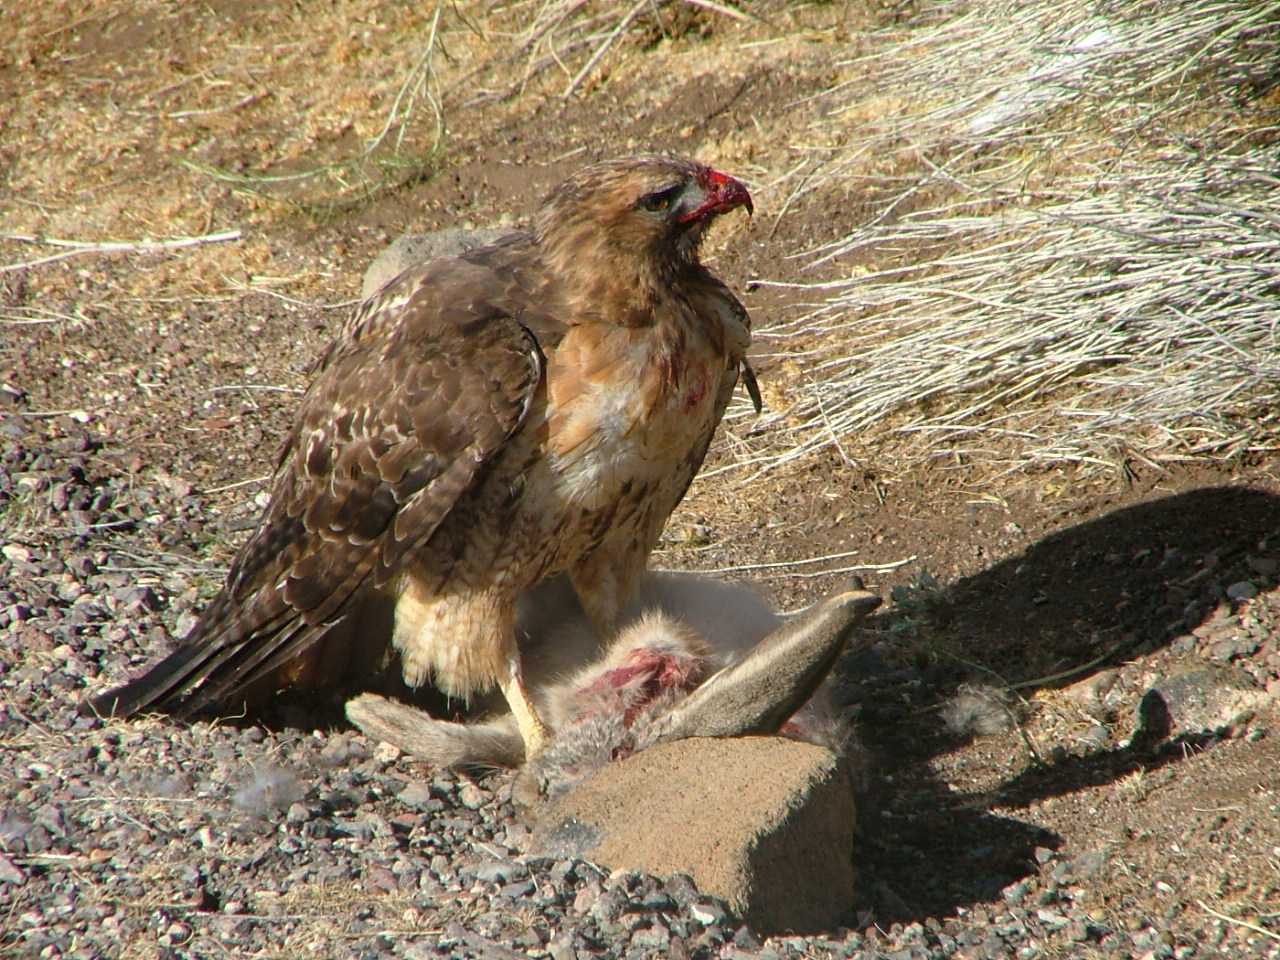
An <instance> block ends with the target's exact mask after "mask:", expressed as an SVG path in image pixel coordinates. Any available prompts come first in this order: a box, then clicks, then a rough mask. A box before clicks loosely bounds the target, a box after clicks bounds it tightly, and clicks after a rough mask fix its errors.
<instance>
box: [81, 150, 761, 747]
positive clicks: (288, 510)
mask: <svg viewBox="0 0 1280 960" xmlns="http://www.w3.org/2000/svg"><path fill="white" fill-rule="evenodd" d="M737 207H746V208H747V210H748V212H750V210H751V197H750V195H749V194H748V193H747V190H746V188H745V187H744V186H743V185H742V184H741V183H739V182H738V181H737V180H735V179H733V178H731V177H728V176H725V175H724V174H721V173H718V172H716V171H714V170H712V169H710V168H709V167H706V166H704V165H702V164H700V163H697V162H695V161H693V160H688V159H682V158H675V157H660V156H643V157H637V158H631V159H625V160H618V161H612V162H606V163H601V164H597V165H595V166H592V167H588V168H586V169H584V170H582V171H581V172H579V173H578V174H576V175H574V176H572V177H570V178H569V179H568V180H567V181H565V182H564V183H563V184H561V185H560V186H559V187H557V188H556V189H555V190H554V191H552V193H551V194H550V196H549V197H548V198H547V200H546V201H545V202H544V203H543V205H542V207H541V209H540V210H539V212H538V213H537V215H536V217H535V220H534V224H533V228H532V229H531V230H530V231H529V232H528V233H517V234H512V235H511V236H508V237H505V238H503V239H501V240H499V241H497V242H496V243H494V244H492V245H491V246H487V247H481V248H478V249H476V250H472V251H469V252H467V253H465V254H463V255H461V256H459V257H457V258H455V259H452V260H438V261H434V262H430V263H424V264H420V265H418V266H415V267H412V268H410V269H409V270H408V271H406V272H405V273H403V274H401V275H400V276H399V277H397V278H396V279H394V280H392V281H391V282H389V283H388V284H387V285H386V286H384V287H383V288H382V289H381V290H380V291H379V292H378V293H377V294H375V295H374V296H373V297H371V298H370V299H369V300H368V301H366V302H365V303H364V304H363V305H362V306H361V307H360V308H359V310H357V311H356V313H355V315H354V316H353V317H352V318H351V320H350V321H349V323H348V324H347V325H346V327H345V329H344V330H343V331H342V333H341V334H340V335H339V337H338V338H337V339H336V340H335V341H334V342H333V343H332V344H331V345H330V346H329V348H328V349H327V350H326V352H325V353H324V354H323V355H322V356H321V358H320V359H319V361H318V363H317V365H316V368H315V378H314V380H313V381H312V383H311V385H310V387H309V389H308V390H307V392H306V395H305V396H304V397H303V400H302V404H301V407H300V409H299V411H298V414H297V418H296V420H295V423H294V426H293V430H292V432H291V433H290V435H289V437H288V439H287V441H286V444H285V446H284V450H283V452H282V454H281V456H280V460H279V462H278V465H277V467H276V475H275V480H274V485H273V488H272V496H271V504H270V506H269V507H268V508H267V509H266V511H265V513H264V515H263V517H262V520H261V523H260V525H259V527H258V529H257V531H256V532H255V533H254V535H253V536H252V538H251V539H250V540H249V541H248V542H247V543H246V544H245V545H244V547H243V548H242V549H241V550H240V552H239V554H238V555H237V557H236V559H235V561H234V562H233V564H232V567H231V571H230V573H229V574H228V576H227V581H226V584H225V585H224V586H223V588H222V591H221V593H220V594H219V595H218V597H217V598H216V599H215V600H214V601H213V602H212V603H211V604H210V605H209V607H208V608H207V609H206V610H205V611H204V613H203V615H202V616H201V618H200V620H199V622H198V623H197V624H196V626H195V627H194V628H193V630H192V631H191V632H190V633H189V634H188V636H187V637H186V638H185V639H184V640H183V641H182V643H181V645H180V646H179V647H178V649H177V650H175V651H174V652H173V653H172V654H170V655H169V656H168V657H166V658H165V659H164V660H162V661H161V662H159V663H158V664H156V665H155V666H154V667H152V669H151V670H150V671H149V672H148V673H146V674H144V675H143V676H141V677H139V678H138V679H136V680H133V681H132V682H130V683H128V684H126V685H125V686H123V687H121V688H119V689H117V690H113V691H108V692H107V693H105V694H102V695H100V696H98V697H96V698H94V699H93V700H91V701H90V702H89V703H88V704H87V706H88V707H89V708H91V709H93V710H96V711H97V712H99V713H102V714H115V715H116V716H127V715H129V714H132V713H136V712H139V711H141V710H144V709H159V710H165V711H168V712H172V713H175V714H178V715H180V716H190V715H193V714H195V713H198V712H201V711H203V710H207V709H209V708H213V707H217V708H226V707H231V708H233V709H234V708H235V707H236V706H238V705H239V704H240V703H245V702H253V701H256V700H258V699H261V698H262V697H264V696H269V695H271V694H272V693H274V692H276V691H278V690H281V689H284V688H295V689H302V690H321V689H324V688H326V687H335V686H341V685H343V684H348V683H350V682H351V680H352V679H353V678H355V677H360V676H370V675H373V674H374V673H375V672H376V670H377V669H380V668H382V667H385V666H386V663H387V662H388V660H389V659H392V657H393V654H394V653H398V655H399V667H400V670H401V672H402V675H403V678H404V680H405V682H406V683H408V684H409V685H410V686H411V687H418V686H420V685H421V684H423V683H425V682H427V681H428V680H430V681H432V682H433V683H434V684H435V685H436V686H437V687H439V689H440V690H442V691H443V692H444V693H446V694H447V695H449V696H451V697H463V698H466V697H469V696H470V695H472V694H473V693H478V692H480V691H483V690H486V689H488V688H490V687H491V686H492V685H493V684H495V683H497V684H498V685H499V686H500V688H501V690H502V693H503V695H504V696H505V698H506V700H507V702H508V704H510V706H511V710H512V713H513V714H514V715H515V717H516V720H517V722H518V724H519V727H520V733H521V736H522V738H523V740H524V743H525V747H526V753H527V755H528V756H533V755H536V754H537V753H538V752H539V751H540V749H541V747H542V746H543V745H544V744H545V742H546V737H547V731H546V728H545V726H544V725H543V723H542V721H541V719H540V718H539V717H538V714H537V712H536V710H535V709H534V707H533V705H532V703H531V702H530V700H529V696H528V694H527V692H526V691H525V689H524V685H523V682H522V679H521V673H520V658H519V650H518V647H517V636H516V631H515V621H514V616H515V606H516V600H517V598H518V597H519V595H520V594H521V593H522V592H523V591H525V590H526V589H528V588H529V587H531V586H533V585H535V584H537V583H539V582H541V581H543V580H545V579H547V578H549V577H552V576H554V575H556V574H559V573H567V574H568V576H569V579H570V581H571V583H572V585H573V588H574V591H575V592H576V594H577V595H578V597H579V599H580V601H581V603H582V607H583V609H584V610H585V611H586V612H587V614H588V616H589V617H590V619H591V621H592V622H593V624H594V625H595V626H596V628H597V630H598V631H599V634H600V636H601V637H602V638H608V637H610V636H612V634H613V632H614V629H615V627H616V620H617V616H618V612H619V610H620V609H622V608H623V607H624V606H625V605H626V604H627V603H628V602H630V601H631V600H632V599H633V597H634V595H635V592H636V590H637V587H638V583H639V579H640V575H641V573H642V572H643V571H644V568H645V564H646V560H647V558H648V556H649V553H650V551H651V550H652V549H653V547H654V545H655V543H656V542H657V540H658V536H659V534H660V533H661V531H662V527H663V525H664V524H665V523H666V520H667V517H668V516H669V515H670V514H671V511H672V510H673V509H674V508H675V506H676V504H677V503H679V501H680V499H681V497H683V496H684V492H685V490H686V488H687V487H688V485H689V483H690V481H691V480H692V479H693V476H694V474H695V473H696V472H697V470H698V467H699V466H700V465H701V463H702V459H703V457H704V455H705V454H706V451H707V446H708V444H709V443H710V442H711V436H712V433H713V432H714V430H715V427H716V424H718V423H719V422H720V418H721V416H722V414H723V413H724V410H725V407H726V406H727V404H728V402H729V397H730V395H731V393H732V391H733V387H734V384H735V383H736V382H737V378H738V374H739V371H740V370H741V371H742V374H743V377H744V380H745V382H746V384H747V387H748V389H749V391H750V392H751V395H752V399H753V400H754V401H755V402H756V405H757V408H758V406H759V400H758V392H757V390H756V389H755V382H754V378H753V376H752V375H751V372H750V368H749V367H748V366H747V364H746V359H745V356H744V355H745V352H746V349H747V346H748V344H749V342H750V325H749V320H748V317H747V313H746V310H745V309H744V308H743V307H742V305H741V304H740V303H739V302H738V300H737V299H736V298H735V297H734V295H733V294H732V293H731V292H730V291H729V289H728V288H727V287H726V286H725V285H724V284H723V283H721V282H720V281H719V280H717V279H716V278H715V277H714V276H712V275H711V273H710V272H709V271H708V270H707V269H706V268H705V267H704V266H702V264H701V263H700V262H699V260H698V245H699V242H700V240H701V238H702V235H703V233H704V232H705V230H706V228H707V225H708V224H709V223H710V222H711V221H712V220H713V219H714V218H715V217H716V216H718V215H720V214H722V213H727V212H729V211H731V210H733V209H736V208H737ZM379 611H382V613H381V617H382V618H383V620H382V623H383V626H382V629H381V630H379V629H378V623H379V617H380V614H379ZM388 619H389V620H390V624H389V625H388V624H387V623H386V620H388ZM386 636H390V638H391V648H388V646H387V643H386V640H385V637H386Z"/></svg>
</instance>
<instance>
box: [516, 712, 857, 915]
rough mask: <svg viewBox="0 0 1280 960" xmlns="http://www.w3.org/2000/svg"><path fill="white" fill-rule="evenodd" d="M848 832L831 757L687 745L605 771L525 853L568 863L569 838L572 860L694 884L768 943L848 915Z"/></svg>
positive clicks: (836, 764) (846, 801) (839, 777)
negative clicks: (775, 935)
mask: <svg viewBox="0 0 1280 960" xmlns="http://www.w3.org/2000/svg"><path fill="white" fill-rule="evenodd" d="M853 828H854V804H853V788H852V782H851V779H850V774H849V771H848V768H847V766H846V765H845V764H844V763H843V762H842V761H840V759H839V758H838V757H836V756H835V755H834V754H833V753H831V752H830V751H828V750H825V749H823V748H821V747H816V746H813V745H812V744H808V743H799V742H797V741H793V740H787V739H783V738H779V737H751V738H743V739H724V740H717V739H710V738H692V739H688V740H680V741H676V742H673V743H667V744H660V745H659V746H656V747H652V748H650V749H648V750H646V751H644V752H642V753H639V754H636V755H635V756H633V757H630V758H628V759H627V760H625V761H623V762H620V763H613V764H609V765H608V766H607V767H604V768H603V769H601V770H600V771H598V772H597V773H596V774H594V775H593V776H592V777H591V778H589V779H588V780H587V781H585V782H584V783H583V784H582V785H581V786H580V787H579V788H577V789H576V790H573V791H571V792H570V793H568V794H565V795H564V796H561V797H558V798H556V799H555V800H553V801H552V802H551V803H550V804H549V805H548V807H547V808H546V810H545V811H544V812H543V813H542V815H541V817H540V819H539V822H538V826H537V828H536V829H535V830H534V831H533V837H532V838H531V850H530V852H531V853H533V854H535V855H543V854H540V847H541V846H542V845H543V844H546V845H547V846H548V848H549V849H554V850H555V851H556V852H555V854H554V855H557V856H564V855H566V854H565V850H564V844H565V843H566V842H567V841H568V840H569V839H570V838H574V839H576V840H577V842H578V843H579V847H580V849H576V850H575V851H574V852H573V855H576V856H581V857H584V858H586V859H588V860H592V861H594V862H596V863H599V864H601V865H603V866H605V867H608V868H610V869H612V870H615V871H618V870H635V871H640V872H643V873H649V874H655V875H657V876H661V877H664V878H667V877H671V876H672V875H673V874H677V873H685V874H688V875H689V876H690V877H692V878H693V880H694V882H695V883H696V884H697V889H698V890H700V891H702V892H703V893H706V894H710V895H712V896H715V897H719V898H721V899H722V900H724V901H725V902H726V903H727V904H728V905H729V908H730V909H731V910H732V911H733V912H734V913H735V914H736V915H737V916H738V917H740V918H741V919H743V920H745V921H746V922H747V923H749V924H750V925H751V927H752V928H753V929H755V930H757V931H760V932H762V933H772V932H781V931H787V930H791V931H796V932H806V931H810V932H811V931H814V930H818V929H823V928H827V929H829V928H831V927H832V926H834V925H835V924H836V922H837V921H838V919H839V917H840V916H841V915H842V914H844V913H845V912H846V911H847V910H848V909H849V908H850V907H851V906H852V904H853V899H854V880H855V876H854V871H853ZM594 906H595V907H598V906H599V904H596V905H594ZM593 909H594V908H593Z"/></svg>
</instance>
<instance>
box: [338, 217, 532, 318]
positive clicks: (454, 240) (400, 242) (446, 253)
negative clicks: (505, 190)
mask: <svg viewBox="0 0 1280 960" xmlns="http://www.w3.org/2000/svg"><path fill="white" fill-rule="evenodd" d="M509 232H510V231H508V230H496V229H492V228H490V229H487V230H465V229H462V228H461V227H453V228H451V229H448V230H436V231H435V232H433V233H406V234H405V235H404V236H402V237H399V238H397V239H395V240H393V241H391V243H390V245H388V247H387V249H385V250H383V251H382V253H380V254H378V255H377V256H376V257H374V258H373V262H372V263H371V264H369V268H368V269H367V270H365V273H364V282H363V284H361V287H360V296H361V297H362V298H363V299H365V300H367V299H369V298H370V297H371V296H373V295H374V294H375V293H377V292H378V290H379V289H381V287H382V285H383V284H384V283H386V282H387V281H388V280H390V279H391V278H392V277H397V276H399V275H400V274H402V273H403V272H404V271H405V270H408V269H409V268H410V267H412V266H414V265H415V264H418V263H425V262H426V261H428V260H443V259H446V258H448V257H456V256H458V254H460V253H466V252H467V251H468V250H474V249H475V248H476V247H483V246H484V245H485V244H487V243H493V241H495V240H497V239H498V238H499V237H501V236H504V235H505V234H507V233H509Z"/></svg>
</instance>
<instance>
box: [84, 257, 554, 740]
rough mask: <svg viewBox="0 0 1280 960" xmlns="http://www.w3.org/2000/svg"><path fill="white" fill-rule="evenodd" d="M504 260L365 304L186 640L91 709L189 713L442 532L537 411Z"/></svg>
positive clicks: (421, 272) (278, 655) (422, 274)
mask: <svg viewBox="0 0 1280 960" xmlns="http://www.w3.org/2000/svg"><path fill="white" fill-rule="evenodd" d="M504 256H505V257H506V258H507V259H510V257H511V255H510V253H507V254H504ZM502 263H503V257H497V258H496V260H495V263H486V262H485V258H484V256H483V255H481V256H475V257H472V258H469V259H468V260H466V261H450V262H444V263H437V264H432V265H429V266H428V267H425V268H420V269H418V270H416V271H413V272H412V273H411V274H408V275H406V276H404V277H402V278H401V280H400V281H399V282H398V283H396V284H393V285H392V286H391V287H389V288H387V290H385V291H384V292H383V294H382V295H380V297H379V298H378V299H377V300H375V301H373V302H371V303H370V304H368V305H367V306H366V307H365V309H363V310H362V311H361V312H360V313H358V314H357V315H356V316H355V318H354V319H353V322H352V323H351V325H350V326H349V328H348V331H347V335H346V337H345V338H343V339H341V340H340V341H339V342H338V343H337V344H336V345H335V346H333V347H331V348H330V350H329V351H328V352H327V354H326V355H325V356H324V357H323V358H322V359H321V361H320V364H319V365H318V374H317V376H316V379H315V380H314V381H313V382H312V385H311V387H310V389H309V390H308V391H307V394H306V396H305V397H304V399H303V401H302V405H301V408H300V410H299V414H298V417H297V419H296V421H295V426H294V430H293V432H292V434H291V435H290V437H289V440H288V442H287V444H286V453H285V455H284V456H283V457H282V459H281V462H280V466H279V470H278V473H277V477H276V482H275V486H274V489H273V493H272V502H271V505H270V507H269V508H268V510H267V512H266V514H265V516H264V517H263V521H262V524H261V526H260V527H259V530H258V532H257V533H256V534H255V535H254V537H253V539H251V540H250V541H249V542H248V543H247V544H245V546H244V548H243V549H242V550H241V551H240V554H239V555H238V556H237V558H236V560H235V562H234V564H233V566H232V570H231V573H230V574H229V576H228V579H227V584H226V587H225V588H224V590H223V592H222V594H221V595H220V596H219V597H218V598H217V599H216V600H215V601H214V603H213V604H212V605H211V606H210V607H209V608H208V609H207V610H206V612H205V614H204V616H202V617H201V619H200V622H199V623H198V624H197V626H196V627H195V629H194V630H193V631H192V632H191V634H190V635H188V637H187V638H186V639H185V640H184V641H183V643H182V645H181V646H180V647H179V648H178V649H177V650H175V651H174V652H173V653H172V654H170V656H169V657H167V658H166V659H165V660H163V661H161V662H160V663H159V664H157V665H156V666H155V667H154V668H153V669H152V670H151V671H149V672H148V673H147V674H145V675H143V676H142V677H140V678H138V679H137V680H134V681H132V682H131V683H129V684H127V685H125V686H124V687H122V688H120V689H119V690H115V691H111V692H108V693H107V694H104V695H102V696H100V697H98V698H95V699H94V700H93V701H90V704H89V706H90V707H91V708H92V709H94V710H96V711H98V712H100V713H115V714H117V715H121V716H124V715H128V714H130V713H134V712H137V711H138V710H141V709H144V708H147V707H157V708H160V709H165V710H168V711H170V712H174V713H178V714H181V715H190V714H193V713H196V712H199V711H200V710H202V709H204V708H205V707H207V706H210V705H213V704H216V703H217V702H218V701H219V700H220V699H221V698H223V697H225V696H227V695H228V694H229V693H231V692H233V691H235V690H239V689H242V688H243V687H245V686H246V685H248V684H251V683H253V682H255V681H256V680H257V679H260V678H261V677H263V676H266V675H267V674H268V673H270V672H271V671H272V670H274V669H276V668H277V667H279V666H281V665H283V664H285V663H287V662H289V661H290V660H291V659H293V658H294V657H296V656H297V655H299V654H300V653H301V652H302V651H304V650H306V649H307V648H308V647H310V646H311V645H312V644H314V643H315V642H317V641H318V640H319V639H321V638H322V637H323V636H324V635H325V634H326V633H327V632H328V631H329V630H330V629H331V628H332V627H333V626H334V625H335V624H337V623H338V622H340V621H341V620H342V618H343V617H344V616H346V615H347V614H349V613H350V612H351V610H352V607H353V604H354V603H355V602H356V601H357V600H358V599H359V596H360V594H361V593H362V591H364V590H366V589H367V588H369V587H371V586H381V585H382V584H383V583H385V581H386V580H387V578H388V576H389V575H390V572H391V571H393V570H394V569H395V567H396V565H397V563H398V562H399V560H400V558H401V557H402V556H403V555H404V554H405V553H407V552H410V551H413V550H416V549H420V548H421V547H422V545H423V544H424V543H426V542H427V541H429V540H430V538H431V535H432V534H433V533H434V532H435V530H436V529H437V528H438V527H439V525H440V523H441V521H442V520H443V519H444V518H445V517H446V516H447V515H448V513H449V511H450V509H451V508H452V507H453V506H454V504H455V503H457V501H458V499H459V498H460V497H461V496H462V495H463V493H464V492H465V491H467V490H468V489H469V488H471V487H472V485H473V484H475V483H477V482H479V481H480V478H481V477H482V475H483V471H484V468H485V466H486V465H487V464H488V463H489V461H490V460H491V459H492V458H493V457H494V456H495V455H496V454H497V453H498V452H499V451H500V450H501V449H502V448H503V446H504V444H505V443H506V442H507V441H508V440H509V438H510V437H511V436H512V435H513V434H514V433H515V432H516V431H518V430H519V429H520V426H521V425H522V424H523V423H524V422H525V419H526V417H527V416H528V412H529V409H530V404H531V402H532V397H533V395H534V393H535V392H536V391H537V389H538V388H539V385H540V383H541V381H542V376H543V370H542V365H543V360H542V353H541V350H540V348H539V344H538V342H537V340H536V339H535V337H534V335H533V334H532V333H531V332H530V331H529V329H528V328H527V327H526V326H525V325H523V324H522V323H521V322H519V321H518V320H517V319H515V315H516V314H517V313H522V312H524V311H522V310H521V309H520V303H519V301H520V299H521V293H520V289H519V287H517V286H515V285H513V284H512V282H511V280H510V278H509V275H508V274H506V271H503V270H498V269H495V265H496V266H501V265H502Z"/></svg>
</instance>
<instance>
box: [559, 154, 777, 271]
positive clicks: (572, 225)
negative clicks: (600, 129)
mask: <svg viewBox="0 0 1280 960" xmlns="http://www.w3.org/2000/svg"><path fill="white" fill-rule="evenodd" d="M738 207H746V208H747V211H748V212H751V210H752V205H751V195H750V194H749V193H748V192H747V188H746V187H744V186H743V185H742V184H741V183H740V182H739V181H737V180H735V179H734V178H733V177H730V176H726V175H725V174H723V173H720V172H718V171H716V170H712V169H711V168H710V167H708V166H706V165H705V164H702V163H698V162H697V161H696V160H690V159H687V158H685V157H667V156H655V155H649V156H640V157H629V158H626V159H622V160H610V161H606V162H604V163H598V164H595V165H594V166H590V167H587V168H585V169H583V170H581V171H579V172H578V173H576V174H574V175H573V176H572V177H570V178H569V179H568V180H566V181H565V182H564V183H562V184H560V186H558V187H556V189H555V190H553V191H552V192H551V195H550V196H548V197H547V199H546V202H545V203H543V205H542V209H541V210H540V211H539V212H538V216H537V220H536V223H535V232H536V234H537V237H538V242H539V244H540V245H541V246H542V247H543V248H544V249H545V250H547V251H548V252H552V253H553V255H555V257H556V259H557V260H559V261H560V262H561V263H564V264H565V265H569V264H571V263H572V262H573V261H574V260H575V259H579V260H596V261H598V260H600V259H603V260H606V261H607V260H614V259H618V260H625V259H628V258H637V257H638V258H642V259H647V260H649V261H650V262H651V263H652V265H653V266H655V267H658V269H659V271H662V270H664V268H665V269H670V268H675V269H680V268H681V267H687V266H691V265H693V264H694V263H696V262H697V253H698V243H699V242H700V241H701V239H702V235H703V232H704V231H705V230H706V227H707V225H708V224H709V223H710V222H711V221H712V220H714V219H715V218H716V217H717V216H718V215H720V214H722V213H728V212H729V211H731V210H735V209H737V208H738ZM618 265H619V267H621V268H623V269H624V270H625V267H623V265H622V264H621V263H619V264H618Z"/></svg>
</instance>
